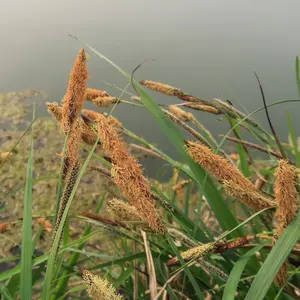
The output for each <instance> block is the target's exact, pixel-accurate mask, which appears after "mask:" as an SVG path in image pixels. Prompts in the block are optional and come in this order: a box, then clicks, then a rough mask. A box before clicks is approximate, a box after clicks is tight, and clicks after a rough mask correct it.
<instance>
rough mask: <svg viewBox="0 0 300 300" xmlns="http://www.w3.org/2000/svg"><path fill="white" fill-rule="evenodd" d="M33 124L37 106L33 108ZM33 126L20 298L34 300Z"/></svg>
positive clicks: (24, 214)
mask: <svg viewBox="0 0 300 300" xmlns="http://www.w3.org/2000/svg"><path fill="white" fill-rule="evenodd" d="M32 119H33V122H34V119H35V106H34V107H33V117H32ZM32 124H33V123H32ZM32 157H33V126H32V127H31V138H30V150H29V156H28V163H27V174H26V186H25V195H24V211H23V225H22V249H21V279H20V298H21V300H22V299H24V300H26V299H32V290H31V286H32V173H33V172H32V168H33V166H32V164H33V160H32Z"/></svg>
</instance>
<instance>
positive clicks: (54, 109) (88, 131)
mask: <svg viewBox="0 0 300 300" xmlns="http://www.w3.org/2000/svg"><path fill="white" fill-rule="evenodd" d="M46 104H47V106H48V112H49V113H50V114H51V115H52V116H53V117H54V118H55V119H56V120H57V121H61V118H62V107H60V106H59V104H58V103H57V102H53V103H50V102H47V103H46ZM78 122H79V126H80V133H81V139H82V140H83V141H84V142H85V143H86V144H88V145H94V144H95V143H96V140H97V135H96V133H95V132H94V130H93V129H92V128H90V127H89V126H88V125H87V124H85V122H83V121H82V120H78Z"/></svg>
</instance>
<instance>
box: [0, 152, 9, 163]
mask: <svg viewBox="0 0 300 300" xmlns="http://www.w3.org/2000/svg"><path fill="white" fill-rule="evenodd" d="M9 156H11V152H0V163H2V162H4V161H5V160H6V159H7V158H8V157H9Z"/></svg>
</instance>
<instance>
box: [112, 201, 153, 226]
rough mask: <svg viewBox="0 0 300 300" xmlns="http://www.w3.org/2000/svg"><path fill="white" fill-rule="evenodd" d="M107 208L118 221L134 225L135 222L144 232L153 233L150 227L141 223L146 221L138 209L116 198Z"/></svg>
mask: <svg viewBox="0 0 300 300" xmlns="http://www.w3.org/2000/svg"><path fill="white" fill-rule="evenodd" d="M107 206H108V209H109V210H110V211H112V212H113V214H114V215H115V217H116V219H117V220H118V221H121V222H122V221H129V222H133V223H134V222H135V223H137V224H135V225H136V228H138V229H142V230H144V231H152V230H151V228H150V227H149V225H147V224H141V222H145V220H144V219H143V218H142V216H141V215H140V214H139V213H138V211H137V209H136V208H135V207H134V206H132V205H130V204H127V203H125V202H124V201H122V200H118V199H116V198H113V199H112V200H109V201H108V202H107ZM138 223H140V224H138Z"/></svg>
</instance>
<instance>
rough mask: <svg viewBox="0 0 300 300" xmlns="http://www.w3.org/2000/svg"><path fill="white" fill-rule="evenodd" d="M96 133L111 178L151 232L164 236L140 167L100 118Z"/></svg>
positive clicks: (105, 120) (119, 139) (106, 123)
mask: <svg viewBox="0 0 300 300" xmlns="http://www.w3.org/2000/svg"><path fill="white" fill-rule="evenodd" d="M97 121H98V133H99V136H100V139H101V142H102V145H103V148H104V150H105V151H106V152H107V153H108V154H109V155H110V158H111V160H112V163H113V168H112V171H111V172H112V176H113V178H114V181H115V183H116V184H117V185H118V186H119V188H120V190H121V191H122V193H123V195H124V196H125V197H126V198H127V200H128V201H129V202H130V203H131V204H132V205H133V206H135V207H136V209H137V211H138V212H139V214H140V215H141V217H142V218H143V219H145V220H147V221H148V223H149V226H150V227H151V229H152V230H153V231H156V232H164V231H165V228H164V226H163V224H162V222H161V220H160V218H159V216H158V214H157V212H156V210H155V205H154V202H153V199H152V194H151V189H150V186H149V183H148V181H147V179H146V178H145V177H144V176H143V172H142V169H141V166H140V165H139V164H138V162H137V160H136V158H135V157H133V156H131V155H130V154H129V153H128V151H127V149H126V146H125V144H124V142H123V141H122V139H121V138H120V137H119V136H118V134H117V132H116V131H115V129H114V128H113V127H112V126H111V125H110V124H109V123H108V120H107V119H106V118H105V117H104V116H102V115H100V116H99V118H98V120H97Z"/></svg>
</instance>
